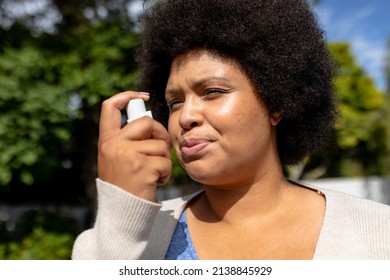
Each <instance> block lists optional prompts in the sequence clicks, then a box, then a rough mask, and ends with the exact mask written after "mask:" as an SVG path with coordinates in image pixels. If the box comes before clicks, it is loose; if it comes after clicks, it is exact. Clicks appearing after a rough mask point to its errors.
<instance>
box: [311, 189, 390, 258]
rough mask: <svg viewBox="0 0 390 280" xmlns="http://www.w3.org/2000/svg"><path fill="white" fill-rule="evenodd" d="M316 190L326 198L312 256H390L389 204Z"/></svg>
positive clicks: (335, 192)
mask: <svg viewBox="0 0 390 280" xmlns="http://www.w3.org/2000/svg"><path fill="white" fill-rule="evenodd" d="M309 187H310V188H313V187H311V186H309ZM318 190H319V191H321V192H322V193H323V194H324V196H325V198H326V210H325V216H324V221H323V225H322V229H321V233H320V237H319V240H318V243H317V247H316V252H315V256H314V257H315V259H390V247H389V244H390V206H389V205H386V204H382V203H378V202H375V201H372V200H368V199H363V198H360V197H356V196H352V195H349V194H346V193H341V192H337V191H333V190H327V189H318Z"/></svg>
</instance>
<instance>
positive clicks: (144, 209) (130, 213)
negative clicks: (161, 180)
mask: <svg viewBox="0 0 390 280" xmlns="http://www.w3.org/2000/svg"><path fill="white" fill-rule="evenodd" d="M96 183H97V190H98V211H97V213H98V214H97V217H96V222H95V226H94V227H93V228H92V229H90V230H87V231H85V232H83V233H82V234H81V235H79V236H78V238H77V239H76V241H75V244H74V247H73V251H72V259H90V260H91V259H139V258H140V257H141V256H142V254H143V253H144V251H145V248H146V247H147V245H148V244H147V243H148V240H149V238H150V235H151V231H152V227H153V224H154V222H155V219H156V217H157V215H158V213H159V211H160V208H161V206H162V205H161V204H158V203H152V202H150V201H146V200H143V199H141V198H138V197H136V196H134V195H132V194H130V193H128V192H126V191H124V190H122V189H120V188H118V187H116V186H114V185H111V184H109V183H107V182H104V181H102V180H99V179H97V180H96Z"/></svg>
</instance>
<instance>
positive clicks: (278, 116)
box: [270, 112, 282, 126]
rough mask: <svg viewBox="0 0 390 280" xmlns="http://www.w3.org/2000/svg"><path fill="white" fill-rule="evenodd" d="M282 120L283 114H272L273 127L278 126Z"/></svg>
mask: <svg viewBox="0 0 390 280" xmlns="http://www.w3.org/2000/svg"><path fill="white" fill-rule="evenodd" d="M281 119H282V114H281V113H279V112H274V113H271V116H270V121H271V124H272V125H273V126H276V125H277V124H278V123H279V122H280V121H281Z"/></svg>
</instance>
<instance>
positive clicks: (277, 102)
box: [139, 0, 337, 165]
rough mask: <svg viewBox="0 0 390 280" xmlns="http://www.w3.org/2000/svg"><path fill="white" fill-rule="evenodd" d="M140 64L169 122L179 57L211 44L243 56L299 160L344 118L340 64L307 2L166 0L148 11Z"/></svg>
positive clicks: (289, 151)
mask: <svg viewBox="0 0 390 280" xmlns="http://www.w3.org/2000/svg"><path fill="white" fill-rule="evenodd" d="M141 20H142V22H143V32H142V37H141V39H142V41H141V42H142V44H141V45H142V47H141V50H140V55H139V60H140V61H139V63H140V69H141V74H142V82H141V86H142V90H145V91H148V92H150V94H151V106H152V111H153V115H154V117H155V118H156V119H157V120H159V121H160V122H161V123H163V124H164V125H167V120H168V117H169V109H168V107H167V106H166V102H165V98H164V92H165V87H166V83H167V80H168V77H169V72H170V66H171V63H172V60H173V59H174V58H175V57H176V56H178V55H180V54H183V53H185V52H187V51H189V50H193V49H198V48H203V49H207V50H210V51H212V52H213V53H216V54H218V55H220V56H223V57H229V58H232V59H234V60H236V61H237V62H238V63H239V64H240V65H241V66H242V69H243V70H244V71H245V72H246V74H247V75H248V76H249V78H250V79H251V81H252V82H253V84H254V86H255V88H256V90H257V93H258V94H259V95H260V96H261V98H262V99H263V100H264V102H265V104H266V105H267V106H268V109H269V110H270V112H271V113H273V112H278V113H279V114H280V115H281V116H282V120H281V121H280V122H279V124H278V125H277V142H278V143H277V144H278V152H279V157H280V160H281V162H282V164H284V165H293V164H296V163H299V162H300V161H301V160H302V159H304V157H305V156H307V155H309V154H310V153H313V152H315V151H317V150H318V149H319V148H322V147H323V146H324V144H325V143H326V141H327V138H328V137H327V136H329V135H330V133H331V132H332V128H333V126H334V121H335V118H336V115H337V114H336V106H335V98H334V95H333V85H332V79H333V77H334V74H335V72H334V66H333V61H332V59H331V56H330V54H329V52H328V49H327V46H326V40H325V36H324V32H323V30H322V29H321V28H320V27H319V26H318V24H317V19H316V16H315V14H314V13H313V11H312V9H311V7H310V5H309V4H308V3H307V2H306V1H305V0H160V1H155V3H153V4H152V5H151V6H150V7H149V9H146V11H145V13H144V15H143V16H142V17H141Z"/></svg>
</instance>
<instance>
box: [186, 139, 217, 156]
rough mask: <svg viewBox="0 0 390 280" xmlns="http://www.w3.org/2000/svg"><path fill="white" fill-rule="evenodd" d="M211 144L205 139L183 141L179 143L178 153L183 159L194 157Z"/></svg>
mask: <svg viewBox="0 0 390 280" xmlns="http://www.w3.org/2000/svg"><path fill="white" fill-rule="evenodd" d="M211 143H212V141H209V140H206V139H195V138H191V139H184V140H183V141H181V142H180V151H181V154H182V155H183V156H184V157H190V156H196V155H199V154H200V152H201V151H202V150H203V149H205V148H206V147H207V146H208V145H210V144H211Z"/></svg>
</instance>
